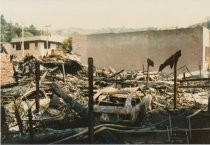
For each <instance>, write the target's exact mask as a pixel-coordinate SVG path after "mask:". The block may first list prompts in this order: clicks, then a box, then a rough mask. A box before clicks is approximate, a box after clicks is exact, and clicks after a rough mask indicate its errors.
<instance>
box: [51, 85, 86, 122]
mask: <svg viewBox="0 0 210 145" xmlns="http://www.w3.org/2000/svg"><path fill="white" fill-rule="evenodd" d="M51 88H52V91H53V93H55V94H56V95H57V96H60V97H62V98H63V100H64V101H65V102H66V103H69V105H70V106H71V107H72V108H73V109H74V110H75V111H76V112H78V114H79V115H80V116H81V117H82V118H84V119H85V120H88V111H87V109H85V108H84V107H83V106H82V105H81V104H79V103H78V102H77V101H75V100H74V99H73V97H72V96H70V95H68V94H66V93H65V92H64V91H63V90H62V89H61V87H60V86H58V85H57V84H56V83H52V84H51Z"/></svg>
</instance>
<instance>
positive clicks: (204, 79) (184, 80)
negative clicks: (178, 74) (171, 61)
mask: <svg viewBox="0 0 210 145" xmlns="http://www.w3.org/2000/svg"><path fill="white" fill-rule="evenodd" d="M190 81H210V78H196V79H183V80H178V82H190Z"/></svg>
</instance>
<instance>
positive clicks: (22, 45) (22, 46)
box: [21, 24, 25, 57]
mask: <svg viewBox="0 0 210 145" xmlns="http://www.w3.org/2000/svg"><path fill="white" fill-rule="evenodd" d="M24 49H25V48H24V28H23V24H22V43H21V50H22V57H24V56H25V54H24V51H25V50H24Z"/></svg>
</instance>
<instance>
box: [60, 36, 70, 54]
mask: <svg viewBox="0 0 210 145" xmlns="http://www.w3.org/2000/svg"><path fill="white" fill-rule="evenodd" d="M62 48H63V50H64V51H65V52H67V53H71V51H72V38H71V37H68V38H66V39H65V40H64V41H63V44H62Z"/></svg>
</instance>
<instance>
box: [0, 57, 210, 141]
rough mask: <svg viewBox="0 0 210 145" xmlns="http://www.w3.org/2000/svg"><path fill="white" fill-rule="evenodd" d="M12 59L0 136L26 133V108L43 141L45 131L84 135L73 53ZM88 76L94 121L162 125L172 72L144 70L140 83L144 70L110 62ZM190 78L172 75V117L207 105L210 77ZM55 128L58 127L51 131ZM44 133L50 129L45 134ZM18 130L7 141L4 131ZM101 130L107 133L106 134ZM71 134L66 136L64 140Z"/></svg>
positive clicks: (83, 72) (83, 101)
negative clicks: (91, 80) (12, 81)
mask: <svg viewBox="0 0 210 145" xmlns="http://www.w3.org/2000/svg"><path fill="white" fill-rule="evenodd" d="M36 62H38V63H39V64H40V79H39V91H38V95H39V105H40V107H39V111H38V112H37V109H36V95H37V89H36V75H37V74H36V71H35V68H36V65H35V64H36ZM13 64H14V71H15V72H14V78H15V80H17V82H18V85H17V86H14V87H9V88H8V87H7V88H2V89H1V96H2V100H1V104H2V106H4V108H5V114H6V119H5V120H6V124H7V126H8V129H6V128H4V129H3V131H2V133H3V135H5V134H6V135H5V136H4V138H3V140H4V141H5V142H12V143H20V142H24V138H23V134H25V135H27V134H29V124H30V123H29V122H30V118H29V117H28V116H29V114H30V113H29V112H30V110H31V112H32V116H33V118H32V120H33V130H34V131H33V132H35V134H39V137H42V138H43V140H45V141H46V140H47V139H46V138H47V137H46V136H47V135H48V137H49V136H51V140H48V143H50V142H53V141H57V140H59V139H61V138H62V137H63V138H64V137H67V136H71V135H73V134H77V133H78V131H81V130H82V131H84V132H83V133H81V134H82V135H81V134H77V135H76V136H77V138H79V139H77V140H82V139H87V134H86V133H87V132H86V131H85V130H87V128H84V127H86V126H87V125H88V121H87V118H88V117H87V114H88V72H87V70H88V69H87V67H86V66H84V65H82V64H81V63H80V62H79V60H78V59H76V58H75V57H73V56H68V55H67V56H59V55H51V56H49V57H44V58H42V59H35V58H34V57H32V56H28V57H26V58H24V60H23V61H21V62H14V63H13ZM93 76H94V84H93V85H94V97H93V99H94V112H95V119H96V120H97V121H96V125H99V124H103V123H115V124H121V125H126V126H127V127H126V128H127V130H133V129H143V128H146V127H152V128H153V129H154V128H156V129H167V127H168V116H169V114H170V110H172V109H173V106H174V103H173V97H174V82H173V77H167V78H166V77H164V75H162V74H161V73H159V72H149V82H148V85H146V79H147V73H146V72H142V71H126V70H121V71H116V70H115V69H114V68H112V67H108V68H103V69H98V68H95V70H94V74H93ZM185 79H189V78H185ZM190 79H192V78H190ZM194 79H195V80H194V81H183V80H184V79H182V78H179V79H178V84H177V85H178V87H179V89H178V95H177V108H179V109H176V111H174V112H173V113H174V116H181V117H177V119H178V118H180V121H182V120H186V117H187V116H188V115H190V114H192V113H194V112H195V111H197V110H198V109H202V110H205V109H206V106H207V104H208V97H209V88H208V87H205V86H210V81H209V80H208V79H206V80H205V79H204V80H199V79H197V78H194ZM196 79H197V80H196ZM188 86H194V87H188ZM196 86H198V87H196ZM199 86H203V87H199ZM178 120H179V119H178ZM174 125H175V126H174V127H186V126H187V124H186V122H182V123H181V122H180V123H174ZM128 126H135V127H136V128H135V127H133V128H132V127H130V128H129V127H128ZM100 127H103V128H105V129H107V128H109V129H110V128H112V129H113V128H115V129H113V130H118V132H124V131H123V128H122V127H119V126H114V125H113V126H109V125H104V126H103V125H102V126H100ZM100 127H95V129H96V130H97V129H98V130H103V129H99V128H100ZM58 128H59V129H63V131H61V130H60V131H59V130H57V131H56V129H58ZM72 128H75V129H74V130H73V129H72ZM8 132H9V133H8ZM43 132H45V133H44V135H42V133H43ZM47 132H54V133H55V134H53V133H51V134H47ZM57 132H59V134H60V135H61V136H58V135H57V136H56V133H57ZM98 132H100V131H98ZM19 133H20V134H21V135H22V138H21V137H20V139H19V138H15V137H14V139H13V140H9V141H8V136H9V135H12V136H18V137H19ZM103 135H105V136H107V134H106V133H104V134H103ZM78 136H80V137H78ZM81 136H82V137H81ZM36 137H38V136H35V135H34V140H35V138H36ZM52 137H53V139H52ZM75 138H76V137H73V136H72V138H71V139H74V141H75ZM71 139H70V138H68V140H71ZM109 139H110V138H109ZM21 140H22V141H21ZM43 140H42V141H43ZM27 141H28V140H27ZM27 141H26V142H27ZM46 142H47V141H46ZM36 143H37V142H36ZM42 143H43V142H42ZM76 143H78V142H76ZM79 143H81V142H79Z"/></svg>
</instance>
